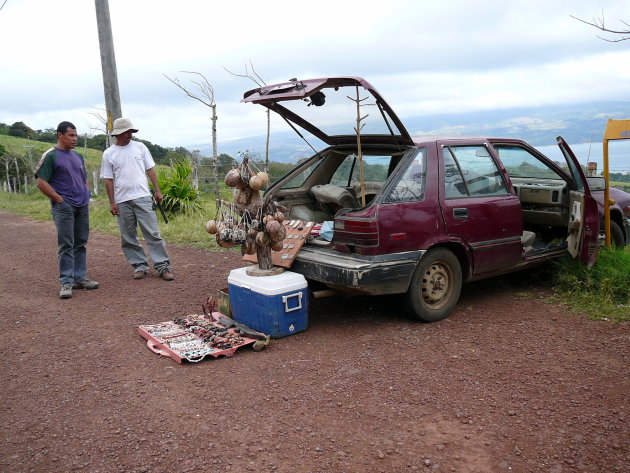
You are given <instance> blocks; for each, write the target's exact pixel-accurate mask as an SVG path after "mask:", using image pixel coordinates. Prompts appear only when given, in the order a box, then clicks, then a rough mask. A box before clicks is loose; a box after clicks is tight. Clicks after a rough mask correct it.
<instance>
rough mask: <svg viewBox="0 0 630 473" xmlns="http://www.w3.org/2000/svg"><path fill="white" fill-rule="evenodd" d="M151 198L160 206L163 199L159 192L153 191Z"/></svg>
mask: <svg viewBox="0 0 630 473" xmlns="http://www.w3.org/2000/svg"><path fill="white" fill-rule="evenodd" d="M153 197H154V198H155V200H157V201H158V204H161V203H162V200H163V199H164V196H163V195H162V193H161V192H160V191H154V192H153Z"/></svg>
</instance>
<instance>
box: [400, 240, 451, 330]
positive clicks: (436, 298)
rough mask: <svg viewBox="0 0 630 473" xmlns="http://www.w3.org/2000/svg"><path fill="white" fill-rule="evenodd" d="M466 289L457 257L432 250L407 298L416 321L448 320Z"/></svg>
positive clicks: (444, 251)
mask: <svg viewBox="0 0 630 473" xmlns="http://www.w3.org/2000/svg"><path fill="white" fill-rule="evenodd" d="M461 289H462V270H461V267H460V265H459V260H458V259H457V257H456V256H455V255H454V254H453V253H452V252H451V251H449V250H447V249H446V248H435V249H433V250H429V251H428V252H427V253H426V254H425V255H424V257H423V258H422V259H421V260H420V262H419V263H418V266H417V267H416V269H415V271H414V274H413V276H412V278H411V284H410V285H409V289H408V291H407V294H406V298H407V306H408V309H409V312H410V315H412V316H413V318H415V319H418V320H422V321H423V322H435V321H437V320H442V319H445V318H446V317H448V316H449V314H450V313H451V312H452V311H453V308H454V307H455V304H456V303H457V300H458V299H459V293H460V292H461Z"/></svg>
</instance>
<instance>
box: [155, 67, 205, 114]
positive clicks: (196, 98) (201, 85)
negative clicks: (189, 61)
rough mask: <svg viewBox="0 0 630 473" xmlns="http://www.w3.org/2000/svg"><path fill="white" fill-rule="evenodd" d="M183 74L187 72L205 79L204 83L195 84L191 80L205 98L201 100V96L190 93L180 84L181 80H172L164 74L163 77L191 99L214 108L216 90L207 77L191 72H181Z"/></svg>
mask: <svg viewBox="0 0 630 473" xmlns="http://www.w3.org/2000/svg"><path fill="white" fill-rule="evenodd" d="M181 72H185V73H187V74H197V75H199V76H201V77H202V78H203V80H202V82H195V81H193V80H191V82H192V83H193V84H195V85H196V86H197V89H198V90H199V92H201V94H202V95H203V96H204V97H205V98H201V97H200V96H199V95H197V94H195V93H193V92H190V91H189V90H188V89H187V88H186V87H184V86H183V85H181V84H180V83H179V79H178V78H177V77H175V78H170V77H169V76H167V75H166V74H163V75H164V77H166V78H167V79H168V80H170V81H171V82H172V83H173V84H175V85H176V86H177V87H179V88H180V89H181V90H182V91H184V93H185V94H186V95H188V96H189V97H190V98H192V99H195V100H198V101H199V102H201V103H202V104H204V105H205V106H206V107H210V108H212V107H213V106H214V89H213V88H212V86H211V85H210V83H209V82H208V80H207V79H206V78H205V76H204V75H203V74H200V73H199V72H189V71H181Z"/></svg>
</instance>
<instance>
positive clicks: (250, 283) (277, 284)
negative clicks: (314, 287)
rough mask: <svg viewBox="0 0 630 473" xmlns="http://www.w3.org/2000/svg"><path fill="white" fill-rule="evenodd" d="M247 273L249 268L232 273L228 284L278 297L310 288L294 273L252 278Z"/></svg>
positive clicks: (302, 278) (234, 270)
mask: <svg viewBox="0 0 630 473" xmlns="http://www.w3.org/2000/svg"><path fill="white" fill-rule="evenodd" d="M246 271H247V268H238V269H233V270H232V271H230V274H229V275H228V284H233V285H235V286H238V287H242V288H244V289H249V290H251V291H253V292H256V293H258V294H263V295H265V296H276V295H278V294H285V293H287V292H295V291H299V290H302V289H305V288H306V287H308V283H307V282H306V279H305V278H304V276H303V275H301V274H299V273H294V272H292V271H284V272H283V273H280V274H275V275H273V276H250V275H248V274H247V272H246Z"/></svg>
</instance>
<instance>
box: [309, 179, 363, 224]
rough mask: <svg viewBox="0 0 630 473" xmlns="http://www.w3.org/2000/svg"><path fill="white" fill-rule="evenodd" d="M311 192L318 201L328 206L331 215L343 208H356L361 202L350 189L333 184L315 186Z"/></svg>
mask: <svg viewBox="0 0 630 473" xmlns="http://www.w3.org/2000/svg"><path fill="white" fill-rule="evenodd" d="M311 193H312V194H313V197H315V199H317V201H318V202H319V203H320V204H322V205H323V206H324V207H327V208H328V210H329V211H330V213H331V216H332V215H334V214H336V213H337V212H338V211H339V210H341V209H355V208H357V207H359V202H358V201H357V199H356V198H355V197H354V196H353V195H352V193H351V192H350V191H349V190H348V189H344V188H343V187H339V186H335V185H333V184H322V185H317V186H313V187H312V188H311Z"/></svg>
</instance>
